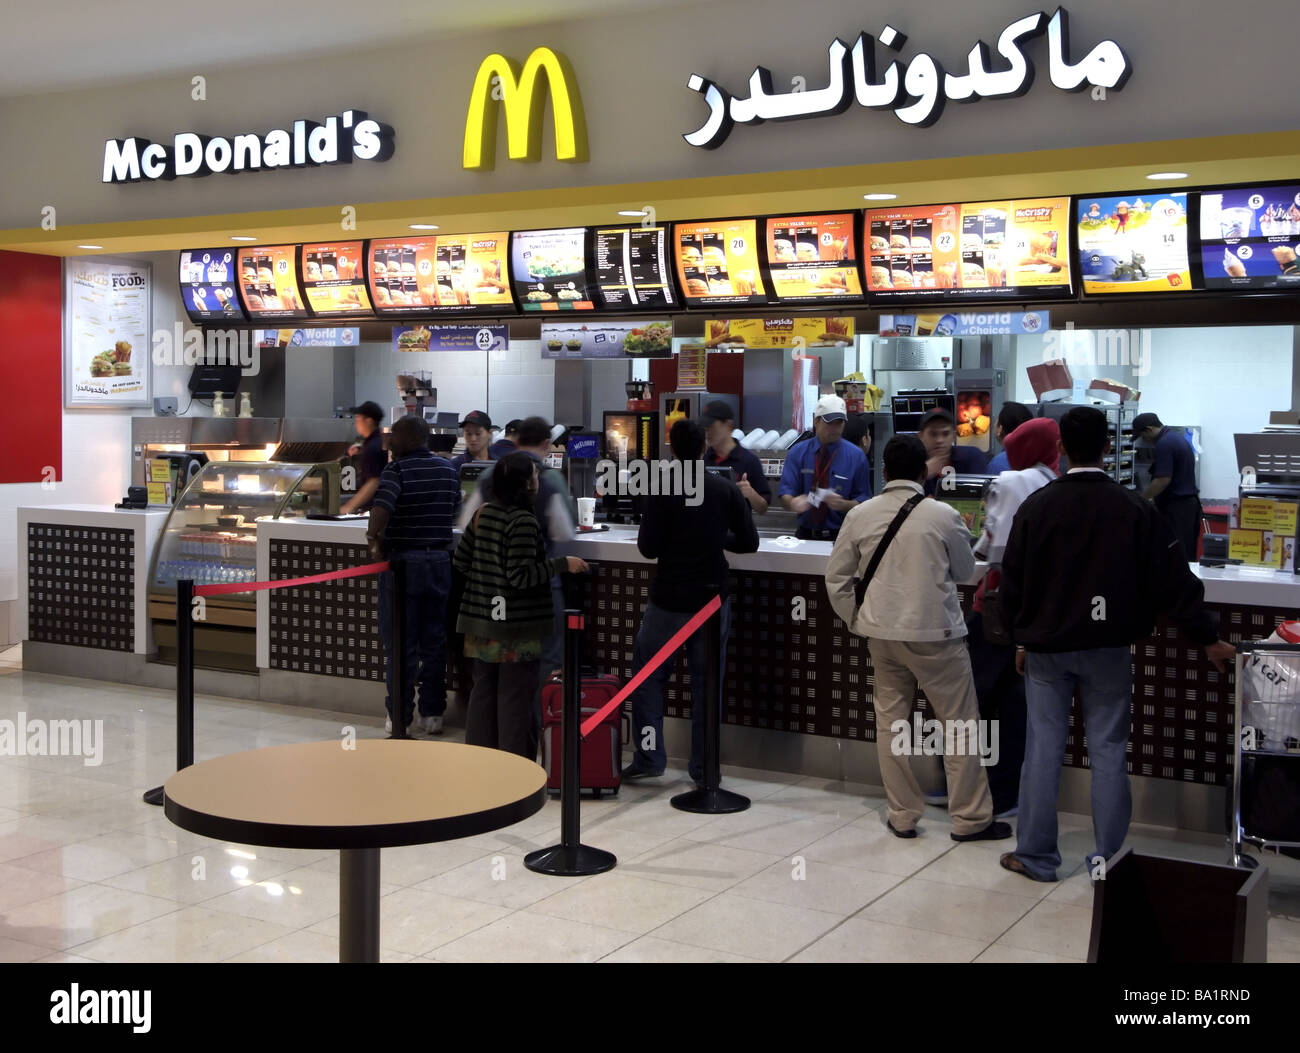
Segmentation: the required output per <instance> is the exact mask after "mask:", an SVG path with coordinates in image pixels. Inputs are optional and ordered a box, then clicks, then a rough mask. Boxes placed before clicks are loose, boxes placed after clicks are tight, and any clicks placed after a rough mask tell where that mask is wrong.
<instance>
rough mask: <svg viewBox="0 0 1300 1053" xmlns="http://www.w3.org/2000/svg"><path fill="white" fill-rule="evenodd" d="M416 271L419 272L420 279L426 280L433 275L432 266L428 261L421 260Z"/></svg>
mask: <svg viewBox="0 0 1300 1053" xmlns="http://www.w3.org/2000/svg"><path fill="white" fill-rule="evenodd" d="M416 270H418V271H419V272H420V277H422V278H427V277H428V276H429V275H430V274H432V273H433V264H432V263H431V262H430V261H429V260H421V261H420V263H419V266H418V267H417V268H416Z"/></svg>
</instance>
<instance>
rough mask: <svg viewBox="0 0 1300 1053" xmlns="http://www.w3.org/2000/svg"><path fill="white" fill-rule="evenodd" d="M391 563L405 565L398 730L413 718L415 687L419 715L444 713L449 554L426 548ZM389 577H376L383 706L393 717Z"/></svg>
mask: <svg viewBox="0 0 1300 1053" xmlns="http://www.w3.org/2000/svg"><path fill="white" fill-rule="evenodd" d="M389 558H390V560H392V561H397V560H401V561H402V562H403V563H404V564H405V566H406V661H405V663H404V670H405V677H404V680H403V684H404V686H405V691H404V692H403V694H404V696H405V697H404V698H403V699H402V727H405V726H406V725H407V724H409V723H410V722H411V717H412V716H413V713H414V709H415V706H414V700H415V685H416V684H417V683H418V684H419V685H420V715H421V716H422V717H440V716H442V715H443V713H445V712H446V711H447V626H446V621H447V594H448V592H449V591H450V589H451V554H450V553H448V552H439V551H435V550H430V549H421V550H417V551H413V552H395V553H393V554H392V555H391V556H390V557H389ZM392 596H393V575H392V572H391V571H384V573H382V574H380V575H379V636H380V638H381V639H382V640H383V643H384V680H385V683H386V684H387V685H388V697H387V698H386V699H385V700H384V707H385V708H386V709H387V710H388V716H389V719H392V720H393V723H394V724H396V723H397V721H396V719H394V718H393V616H392V602H393V600H392Z"/></svg>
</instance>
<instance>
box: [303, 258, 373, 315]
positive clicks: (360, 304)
mask: <svg viewBox="0 0 1300 1053" xmlns="http://www.w3.org/2000/svg"><path fill="white" fill-rule="evenodd" d="M365 246H366V243H365V242H364V241H335V242H329V243H317V244H315V245H303V246H301V253H302V255H301V257H300V258H299V265H300V266H301V268H302V285H303V289H305V290H306V292H307V305H308V306H309V307H310V308H311V310H312V313H313V314H316V315H327V316H337V315H352V314H369V313H370V293H369V291H368V290H367V289H366V261H365Z"/></svg>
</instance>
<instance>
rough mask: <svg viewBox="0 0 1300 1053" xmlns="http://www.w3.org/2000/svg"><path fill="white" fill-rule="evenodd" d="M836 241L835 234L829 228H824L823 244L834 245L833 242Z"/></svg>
mask: <svg viewBox="0 0 1300 1053" xmlns="http://www.w3.org/2000/svg"><path fill="white" fill-rule="evenodd" d="M834 242H835V235H834V234H832V233H831V232H830V231H829V230H823V231H822V244H823V245H832V244H834Z"/></svg>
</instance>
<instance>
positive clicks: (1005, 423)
mask: <svg viewBox="0 0 1300 1053" xmlns="http://www.w3.org/2000/svg"><path fill="white" fill-rule="evenodd" d="M1033 419H1034V415H1033V414H1032V413H1030V412H1029V407H1028V406H1026V405H1024V403H1021V402H1004V403H1002V409H1000V410H999V411H998V419H997V422H996V423H995V424H994V425H993V437H994V438H995V439H997V440H998V444H999V445H1000V446H1001V447H1002V449H1000V450H999V451H998V452H997V453H995V454H994V455H993V459H992V460H991V461H989V467H988V473H989V475H1001V474H1002V473H1003V472H1009V471H1011V462H1010V461H1009V460H1008V459H1007V436H1008V435H1010V434H1011V433H1012V432H1013V431H1015V430H1016V429H1017V428H1018V427H1020V425H1022V424H1024V423H1025V421H1027V420H1033Z"/></svg>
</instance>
